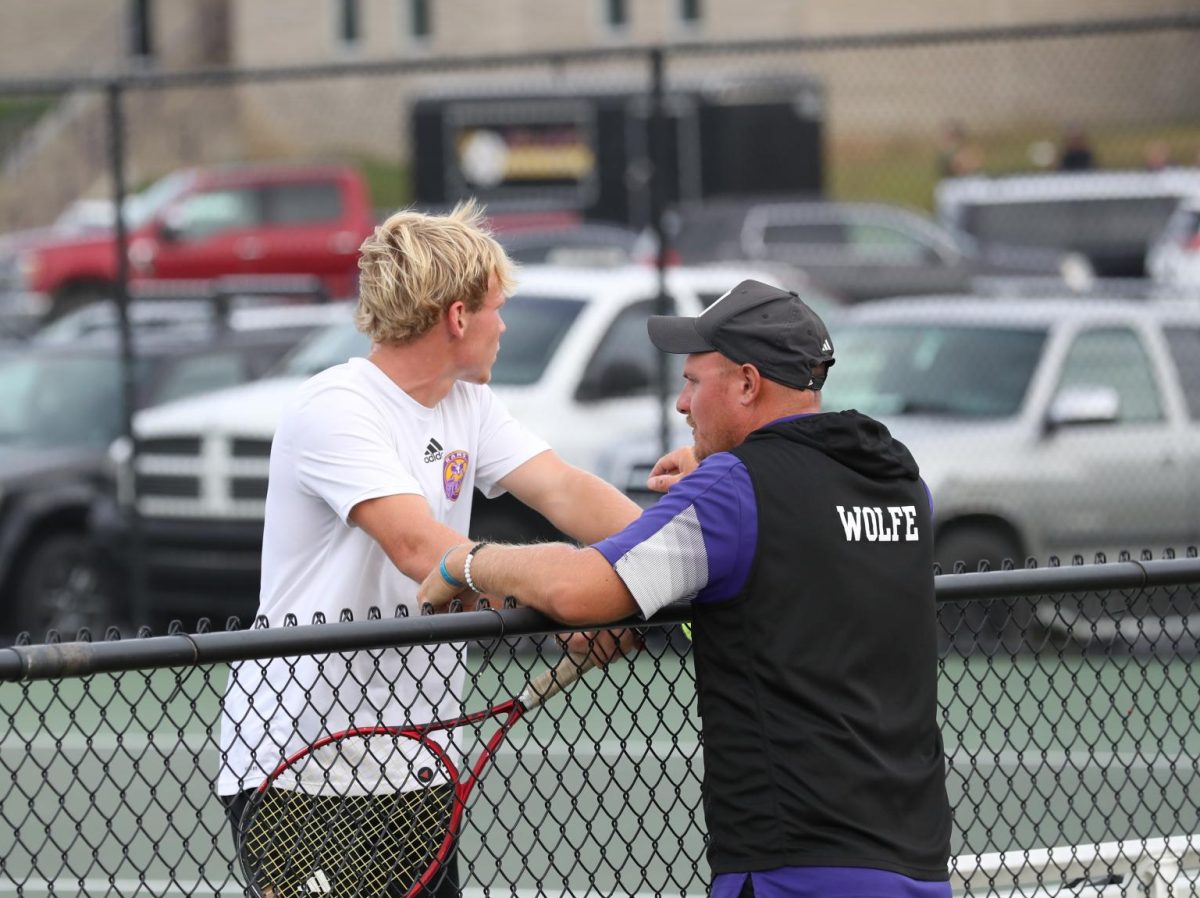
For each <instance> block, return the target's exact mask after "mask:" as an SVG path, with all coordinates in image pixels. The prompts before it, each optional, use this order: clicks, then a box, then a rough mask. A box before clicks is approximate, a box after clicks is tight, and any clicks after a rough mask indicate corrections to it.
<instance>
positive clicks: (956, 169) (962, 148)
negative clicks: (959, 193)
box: [938, 119, 983, 178]
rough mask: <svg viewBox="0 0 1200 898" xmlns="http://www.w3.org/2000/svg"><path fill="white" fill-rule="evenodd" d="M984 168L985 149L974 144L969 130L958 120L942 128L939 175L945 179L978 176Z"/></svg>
mask: <svg viewBox="0 0 1200 898" xmlns="http://www.w3.org/2000/svg"><path fill="white" fill-rule="evenodd" d="M982 168H983V149H982V148H981V147H979V145H978V144H975V143H972V142H971V140H970V139H969V137H968V136H967V129H966V127H964V125H963V123H962V122H960V121H958V120H957V119H951V120H950V121H948V122H946V123H945V125H943V126H942V137H941V144H940V146H939V149H938V174H939V175H941V177H943V178H959V177H962V176H964V175H973V174H977V173H978V172H979V171H980V170H981V169H982Z"/></svg>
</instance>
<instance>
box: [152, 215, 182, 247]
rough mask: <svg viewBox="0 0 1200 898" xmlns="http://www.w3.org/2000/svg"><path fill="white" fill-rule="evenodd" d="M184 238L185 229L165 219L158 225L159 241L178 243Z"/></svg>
mask: <svg viewBox="0 0 1200 898" xmlns="http://www.w3.org/2000/svg"><path fill="white" fill-rule="evenodd" d="M182 237H183V229H182V228H180V227H179V225H178V224H176V223H174V222H172V221H169V220H168V219H163V220H162V221H160V222H159V223H158V239H159V240H161V241H162V242H163V243H178V242H179V241H180V239H182Z"/></svg>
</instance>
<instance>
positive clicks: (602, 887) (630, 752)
mask: <svg viewBox="0 0 1200 898" xmlns="http://www.w3.org/2000/svg"><path fill="white" fill-rule="evenodd" d="M937 588H938V595H939V600H940V603H941V604H940V620H941V630H942V635H943V637H944V639H943V651H942V652H941V655H940V659H939V661H938V664H939V674H940V687H939V705H940V716H941V721H940V723H941V729H942V733H943V739H944V743H945V749H946V764H947V774H948V788H949V792H950V799H951V803H952V807H953V811H954V819H955V831H954V835H953V842H952V853H953V855H954V858H953V860H952V869H951V874H952V879H953V883H954V887H955V890H956V892H957V893H958V894H963V895H1022V896H1040V895H1049V894H1103V895H1118V894H1119V895H1130V896H1134V895H1147V894H1149V895H1154V896H1168V895H1170V896H1185V895H1186V896H1194V895H1197V894H1200V804H1198V803H1197V795H1198V794H1200V791H1198V790H1200V780H1198V779H1197V778H1198V776H1200V767H1198V764H1200V741H1198V735H1197V729H1196V726H1195V719H1196V715H1197V713H1198V712H1200V678H1198V677H1197V674H1196V666H1195V662H1196V656H1197V646H1198V637H1200V604H1198V598H1200V567H1198V566H1197V561H1196V559H1195V554H1194V553H1192V554H1191V557H1189V558H1186V559H1179V560H1162V561H1143V562H1132V561H1122V562H1113V563H1109V564H1105V565H1087V566H1071V567H1066V568H1045V569H1041V570H1037V569H1031V570H1018V571H1011V570H1010V571H994V572H987V573H973V574H967V575H948V576H941V577H939V578H937ZM373 616H374V615H373ZM686 616H687V609H686V608H684V607H675V608H672V609H669V610H668V611H667V612H664V614H663V615H662V616H661V617H659V618H656V619H654V620H652V621H651V622H650V624H649V627H648V628H647V630H646V637H645V641H646V648H645V649H644V650H643V651H642V652H640V653H638V654H637V655H636V656H633V657H631V658H628V659H618V660H617V661H614V662H613V663H611V664H610V665H609V666H608V667H606V668H605V669H603V670H602V671H592V672H591V673H588V674H586V675H585V676H584V677H583V678H582V679H581V680H580V681H579V682H577V683H575V684H574V685H573V686H572V687H571V688H570V690H569V691H568V692H567V694H566V695H565V696H559V697H556V698H554V699H552V700H550V701H549V702H548V703H547V704H546V706H545V707H544V708H541V709H539V710H537V711H536V712H534V713H532V714H531V715H530V716H529V717H527V718H526V719H525V720H524V721H521V722H520V723H518V724H517V727H516V728H515V729H514V731H513V732H512V733H511V735H510V737H509V739H508V740H507V742H506V743H504V745H503V746H502V748H501V750H500V752H499V754H498V756H497V759H496V761H495V766H494V769H492V770H491V772H490V773H489V774H487V775H485V776H484V778H483V781H482V782H481V784H480V786H479V788H478V790H477V791H476V793H475V794H474V796H473V798H472V800H471V804H470V805H469V810H468V817H467V820H466V823H465V828H464V833H463V840H462V843H461V847H460V859H459V860H460V874H461V888H462V893H463V894H464V895H472V896H474V895H497V894H499V895H535V894H538V895H541V894H562V895H567V894H570V895H585V894H589V895H590V894H597V895H600V894H603V895H611V894H621V895H696V894H703V893H704V890H705V884H706V882H707V877H708V870H707V866H706V862H705V859H704V820H703V814H702V811H701V805H700V795H699V789H700V781H701V774H702V767H703V764H702V757H701V747H700V738H699V728H698V720H697V718H696V712H695V707H694V693H695V680H694V674H693V670H692V664H691V660H690V657H689V655H690V652H689V647H690V643H689V642H688V641H687V640H686V639H685V638H684V637H683V635H682V633H681V631H680V629H679V627H678V626H677V624H679V623H680V622H682V621H684V620H686ZM992 623H997V624H999V625H1000V627H1001V628H1002V630H1003V632H1004V634H1005V635H1006V636H1007V638H1008V639H1009V640H1011V641H1010V642H1008V643H1005V642H1003V641H1001V642H995V641H992V640H991V638H990V636H989V635H988V632H987V628H988V626H989V625H990V624H992ZM555 629H556V628H555V625H554V624H553V622H551V621H548V620H547V619H545V618H543V617H541V616H540V615H538V614H536V613H535V612H532V611H530V610H528V609H506V610H499V611H492V612H480V613H473V614H458V615H455V614H451V615H438V616H433V617H427V616H421V617H417V618H411V619H409V618H406V617H404V616H403V615H401V616H399V617H395V618H388V617H383V616H380V617H379V619H375V620H368V621H359V622H352V621H347V620H343V621H341V622H339V623H336V624H334V623H332V622H330V623H328V624H324V623H323V622H321V623H318V624H316V625H310V626H289V627H285V628H282V629H276V630H269V629H263V628H261V627H260V628H256V629H251V630H243V631H233V632H205V631H204V628H201V632H199V633H197V634H191V635H186V634H183V633H181V632H176V633H175V635H168V636H164V637H153V638H149V637H148V638H140V639H134V640H118V641H108V642H96V643H90V642H75V643H61V642H56V641H53V640H52V641H51V642H48V643H46V644H44V645H24V646H15V647H13V648H10V649H3V650H0V678H2V679H3V680H4V681H6V682H4V683H3V685H2V686H0V715H3V718H4V719H6V723H7V726H6V728H5V735H4V737H3V740H2V741H0V763H2V764H3V767H4V769H5V771H6V773H7V774H8V779H9V780H10V785H8V786H7V787H5V789H4V791H3V795H0V819H2V823H0V827H3V828H4V829H5V830H6V844H7V845H8V847H7V849H6V851H5V853H4V859H3V862H2V865H0V892H2V893H5V894H10V893H11V894H17V895H42V894H51V895H54V894H66V893H70V894H81V895H143V894H153V895H175V894H186V895H200V894H203V895H212V894H216V895H236V894H241V890H242V886H241V885H240V878H239V877H240V874H239V872H238V871H237V869H236V863H235V861H234V852H233V845H232V837H231V834H230V828H229V823H228V821H227V819H226V815H225V812H224V808H223V806H222V803H221V802H220V801H219V800H218V799H217V797H216V796H215V795H214V790H215V786H214V784H215V783H217V781H218V780H219V779H221V777H222V773H223V772H225V773H228V770H227V768H228V767H229V766H230V765H231V764H232V766H237V765H236V763H234V762H232V761H231V760H230V759H231V758H232V757H233V755H234V753H235V751H236V747H237V745H238V742H239V740H241V739H245V740H246V741H248V742H253V743H254V744H256V745H258V746H259V750H260V751H262V752H263V755H264V756H263V757H262V758H261V759H259V760H258V761H257V763H258V765H259V766H262V767H266V768H273V767H274V765H276V764H277V763H278V762H279V761H280V760H281V759H282V757H283V756H284V755H285V754H287V752H288V751H290V750H294V748H295V746H294V745H291V744H290V742H292V741H294V737H293V734H292V733H291V731H290V730H289V728H288V726H287V720H288V719H295V720H298V719H299V718H300V716H301V715H302V713H303V708H302V707H301V706H296V705H294V704H287V705H286V707H287V709H288V712H287V713H286V714H283V715H280V714H279V710H280V709H279V707H278V706H277V705H278V702H279V698H278V696H281V695H283V694H284V692H285V689H286V688H287V686H288V685H289V680H294V681H295V682H296V683H299V684H302V685H303V686H304V687H305V688H306V689H308V690H311V691H315V690H317V689H324V690H326V691H330V692H332V694H334V695H335V696H336V700H335V702H334V703H333V705H332V707H333V708H334V710H333V711H332V712H331V713H330V718H329V719H328V720H327V721H325V722H324V724H323V725H322V727H321V729H323V730H324V729H328V730H334V729H337V728H338V727H339V726H341V724H342V723H344V722H345V721H343V720H342V717H343V716H344V715H350V717H351V719H352V720H353V723H355V724H356V725H359V726H372V725H376V724H379V723H384V724H391V725H400V724H401V723H402V721H395V720H392V721H378V720H376V719H374V718H373V716H372V712H371V708H372V707H373V706H377V705H378V703H380V702H383V701H386V700H387V698H386V697H381V696H380V695H379V694H377V693H375V692H373V691H372V690H373V689H375V688H377V687H372V688H371V689H368V688H367V687H366V686H365V682H366V678H368V677H373V678H375V679H379V678H380V677H382V678H383V679H385V680H386V679H387V676H386V675H385V674H384V673H383V672H385V671H387V670H389V669H391V670H395V671H400V672H402V671H403V670H404V669H405V665H406V664H411V665H414V666H420V665H421V664H422V663H423V659H424V658H425V657H426V655H427V654H429V655H432V654H433V653H435V652H439V651H441V652H443V653H448V656H449V657H450V658H451V659H452V660H451V662H450V663H448V664H445V663H444V662H439V663H443V664H444V666H442V667H439V668H436V673H435V674H434V675H432V676H430V677H429V678H427V679H426V680H424V681H423V682H422V684H421V685H422V689H424V690H427V691H428V696H417V697H415V698H414V699H413V701H416V702H420V701H422V700H424V698H426V697H430V698H431V699H432V700H433V701H434V702H435V703H436V702H438V701H441V700H442V697H443V696H444V693H445V690H446V687H447V683H448V682H450V680H452V679H454V678H456V677H461V678H462V680H461V682H462V684H463V685H462V703H463V706H464V708H465V709H466V710H470V711H474V710H482V709H483V708H486V707H488V706H489V705H491V704H493V703H496V702H498V701H501V700H503V699H505V698H508V697H510V696H514V695H516V694H517V693H518V692H520V691H521V689H523V688H524V686H525V684H526V683H527V682H528V680H529V679H530V677H532V676H535V675H536V674H537V673H538V672H540V671H542V670H544V669H545V668H546V666H547V664H552V663H554V662H556V661H557V660H558V659H559V657H560V656H561V647H560V645H559V643H558V642H557V641H556V640H555V639H554V638H552V637H551V636H550V635H549V634H550V633H551V632H553V631H554V630H555ZM964 634H969V637H968V636H967V635H964ZM439 647H440V648H439ZM442 657H443V658H444V657H446V655H445V654H443V656H442ZM271 658H274V659H276V661H275V662H273V665H274V666H272V667H271V670H272V671H273V672H274V674H273V678H272V679H271V680H270V685H269V688H264V687H263V683H262V682H261V681H260V680H259V678H258V676H257V674H258V672H259V671H260V670H262V669H265V666H266V665H267V664H268V663H269V659H271ZM279 671H286V672H287V673H286V674H285V675H284V676H282V677H280V676H278V673H279ZM364 672H365V673H364ZM394 676H399V677H403V674H402V673H397V674H394ZM382 688H383V690H384V692H385V693H391V692H392V691H393V690H392V686H391V685H389V684H388V683H384V684H383V686H382ZM247 690H250V691H252V693H253V695H254V697H255V699H256V700H257V704H255V702H254V701H248V696H247V695H246V694H245V693H246V692H247ZM395 692H396V694H398V695H402V694H404V689H403V687H400V688H397V689H396V690H395ZM434 693H436V695H434ZM223 706H224V708H225V712H224V713H225V715H226V720H225V721H224V722H222V720H221V716H222V707H223ZM455 707H457V706H455ZM446 713H448V714H450V715H453V714H457V713H458V712H457V710H454V709H451V710H450V711H448V712H446ZM267 715H269V716H271V717H272V718H273V719H274V720H276V721H278V720H279V718H280V717H283V718H284V726H283V727H282V728H281V729H274V730H272V731H271V734H272V738H273V739H275V740H277V741H278V744H274V743H272V742H271V741H270V740H268V741H267V742H259V741H258V740H257V737H255V736H253V735H251V734H252V731H253V730H254V726H253V725H254V722H255V721H256V720H257V719H260V718H262V717H264V716H267ZM222 725H224V727H225V730H226V732H225V735H224V737H222V736H221V733H220V731H221V728H222ZM713 725H719V723H718V722H714V723H713ZM494 727H495V724H494V723H492V722H490V721H482V722H478V723H477V725H476V726H475V727H473V728H471V729H470V730H469V732H468V734H467V738H465V739H464V742H463V745H462V746H461V747H462V749H463V752H464V754H465V756H466V757H468V758H472V759H473V758H475V757H476V756H477V755H478V752H479V751H480V749H481V745H482V743H481V741H480V740H481V739H486V738H487V737H488V736H489V735H491V733H492V731H493V729H494ZM268 756H269V757H268ZM235 779H236V777H235ZM256 783H257V778H256V779H255V782H246V783H245V785H246V786H248V787H252V786H254V785H256ZM237 786H238V783H236V782H234V783H233V784H232V785H231V784H230V781H229V778H228V776H226V777H225V781H224V782H223V785H222V787H221V788H222V789H223V791H226V792H233V791H236V789H237Z"/></svg>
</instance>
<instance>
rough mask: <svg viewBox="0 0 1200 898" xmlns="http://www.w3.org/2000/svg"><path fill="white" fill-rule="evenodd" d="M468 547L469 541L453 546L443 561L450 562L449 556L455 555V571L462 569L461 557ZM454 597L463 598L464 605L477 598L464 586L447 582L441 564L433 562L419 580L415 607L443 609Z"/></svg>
mask: <svg viewBox="0 0 1200 898" xmlns="http://www.w3.org/2000/svg"><path fill="white" fill-rule="evenodd" d="M468 548H470V543H467V544H465V545H463V546H460V547H455V548H454V549H451V550H450V551H449V552H447V553H446V554H447V557H446V558H445V559H443V560H444V562H445V563H446V564H447V565H449V564H450V563H451V562H452V559H451V557H449V556H457V557H456V558H455V559H454V560H456V561H458V566H457V567H456V568H455V570H457V571H461V570H462V561H461V559H462V557H464V556H465V555H466V554H467V553H466V550H467V549H468ZM456 598H461V599H462V600H463V604H464V606H465V605H466V604H467V603H468V601H470V602H471V603H472V604H473V603H474V601H475V599H476V598H477V596H476V594H475V593H474V592H473V591H472V590H470V589H468V588H467V587H466V586H453V585H451V584H450V583H449V582H447V580H446V578H445V577H443V576H442V568H441V564H435V565H434V566H433V569H432V570H431V571H430V572H429V573H428V574H426V575H425V579H424V580H423V581H421V585H420V586H419V587H418V588H417V607H418V608H420V607H422V606H423V605H425V604H429V605H432V606H433V610H434V611H443V610H444V609H445V608H446V606H447V605H449V604H450V602H451V601H453V600H454V599H456Z"/></svg>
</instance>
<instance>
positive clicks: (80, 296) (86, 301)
mask: <svg viewBox="0 0 1200 898" xmlns="http://www.w3.org/2000/svg"><path fill="white" fill-rule="evenodd" d="M115 295H116V287H115V286H114V285H113V284H108V283H105V282H104V281H80V282H78V283H74V284H67V285H66V286H64V287H62V288H61V289H60V290H59V291H58V292H57V293H55V294H54V301H53V303H52V305H51V306H50V311H49V312H48V313H47V317H48V318H50V319H55V318H61V317H62V316H63V315H66V314H67V313H68V312H74V311H75V310H76V309H82V308H83V307H84V306H90V305H92V304H94V303H98V302H108V301H110V300H111V299H112V298H113V297H114V296H115Z"/></svg>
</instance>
